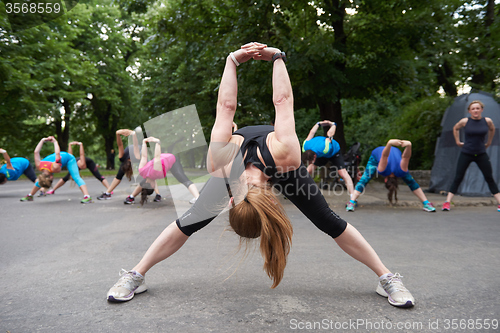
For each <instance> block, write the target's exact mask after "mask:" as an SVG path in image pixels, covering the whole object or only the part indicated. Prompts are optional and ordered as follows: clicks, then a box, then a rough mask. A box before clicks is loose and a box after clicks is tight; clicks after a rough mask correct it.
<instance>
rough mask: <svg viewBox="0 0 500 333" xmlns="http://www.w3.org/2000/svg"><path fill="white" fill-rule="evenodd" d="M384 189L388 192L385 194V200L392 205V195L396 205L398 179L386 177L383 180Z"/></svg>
mask: <svg viewBox="0 0 500 333" xmlns="http://www.w3.org/2000/svg"><path fill="white" fill-rule="evenodd" d="M385 188H386V189H388V190H389V193H387V198H388V199H389V202H390V203H391V205H392V195H393V194H394V199H395V201H396V203H397V202H398V179H397V178H396V177H387V178H386V179H385Z"/></svg>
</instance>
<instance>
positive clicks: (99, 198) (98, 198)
mask: <svg viewBox="0 0 500 333" xmlns="http://www.w3.org/2000/svg"><path fill="white" fill-rule="evenodd" d="M109 199H111V197H108V198H101V197H97V200H109Z"/></svg>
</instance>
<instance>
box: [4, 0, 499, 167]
mask: <svg viewBox="0 0 500 333" xmlns="http://www.w3.org/2000/svg"><path fill="white" fill-rule="evenodd" d="M73 5H74V7H72V6H73ZM71 8H72V9H71ZM69 9H70V10H69ZM250 41H259V42H263V43H266V44H268V45H272V46H275V47H278V48H280V49H281V50H283V51H285V52H286V53H287V57H288V62H287V67H288V70H289V73H290V77H291V81H292V84H293V89H294V100H295V109H296V112H295V115H296V118H297V122H296V123H297V133H298V135H299V139H301V140H303V139H304V138H305V136H306V135H307V132H308V131H309V129H310V127H311V126H312V125H313V124H314V123H315V122H316V121H318V120H323V119H329V120H332V121H335V122H336V123H337V124H338V129H337V133H336V135H335V139H337V141H339V143H340V144H341V147H342V148H343V149H346V148H348V146H349V145H351V144H352V143H354V142H355V141H359V142H361V143H362V145H363V149H364V150H365V151H369V150H370V149H372V148H374V147H376V146H378V145H381V144H383V143H384V141H385V140H387V139H388V138H391V137H401V138H404V139H408V140H411V141H414V142H416V144H415V145H414V157H413V158H412V164H411V165H410V167H411V168H430V166H431V165H432V159H433V156H432V152H433V149H434V144H435V142H436V139H437V135H438V134H439V129H440V128H439V123H440V120H441V117H442V114H443V113H444V110H445V109H446V107H447V106H448V105H450V104H451V98H453V97H455V96H457V94H460V93H462V90H463V88H464V87H467V86H470V87H472V88H473V89H479V90H484V91H487V92H490V93H492V94H494V95H495V96H497V97H499V98H500V89H499V84H498V83H499V80H500V68H499V67H500V61H499V60H500V45H499V44H500V4H495V1H494V0H480V1H467V2H466V1H463V0H447V1H444V0H433V1H431V0H418V1H417V0H404V1H394V0H387V1H375V0H349V1H347V0H328V1H313V2H304V1H292V0H275V1H241V0H228V1H223V2H221V1H213V0H190V1H187V0H168V1H167V0H159V1H152V0H142V1H131V0H102V1H97V0H83V1H80V2H79V3H78V4H76V3H72V5H71V6H68V8H66V12H65V14H64V15H61V16H59V17H57V18H55V19H53V20H51V21H48V22H46V23H43V24H40V25H37V26H33V27H31V28H27V29H24V30H14V29H12V27H11V26H10V23H9V17H8V15H7V12H6V7H5V5H4V3H2V4H0V116H1V119H2V121H1V122H0V133H1V135H0V147H2V148H6V149H8V150H9V151H10V152H12V153H13V156H15V155H18V156H26V157H28V158H32V152H33V149H34V147H35V145H36V142H37V141H38V140H39V139H40V137H42V136H48V135H56V137H57V139H58V141H59V142H60V144H61V146H62V148H63V149H65V148H66V146H67V144H68V142H69V141H72V140H78V141H82V142H84V144H86V146H87V147H89V148H88V150H87V151H88V153H89V154H94V155H96V156H101V157H100V158H101V160H103V161H104V160H105V156H106V153H109V151H110V150H111V149H112V148H113V146H114V144H115V143H114V138H115V131H116V130H117V129H119V128H135V127H137V126H140V125H141V124H143V123H144V122H145V121H147V120H148V119H152V118H154V117H156V116H158V115H160V114H163V113H165V112H168V111H171V110H174V109H177V108H181V107H184V106H188V105H192V104H194V105H196V109H197V110H198V114H199V118H200V122H201V124H202V126H203V130H204V132H205V136H206V137H207V138H208V136H209V132H210V129H211V126H212V125H213V122H214V119H215V105H216V99H217V90H218V85H219V81H220V76H221V73H222V69H223V66H224V60H225V58H226V56H227V54H228V53H229V52H230V51H232V50H234V49H236V48H239V47H240V46H241V45H242V44H245V43H247V42H250ZM271 70H272V67H271V66H266V64H262V63H260V62H248V63H245V64H244V66H242V67H239V68H238V80H239V81H238V83H239V95H238V102H239V104H238V110H237V113H236V119H235V121H236V122H237V123H238V125H239V126H240V127H241V126H245V125H254V124H264V123H266V124H267V123H269V122H270V121H271V120H272V118H273V116H274V110H273V105H272V99H271V96H272V91H271V80H270V78H271Z"/></svg>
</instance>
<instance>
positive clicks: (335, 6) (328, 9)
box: [318, 0, 347, 152]
mask: <svg viewBox="0 0 500 333" xmlns="http://www.w3.org/2000/svg"><path fill="white" fill-rule="evenodd" d="M324 10H325V13H326V14H325V15H328V17H327V18H326V17H325V19H326V20H328V21H329V22H330V24H331V26H332V27H333V31H334V36H335V41H334V43H333V47H334V48H335V49H336V50H338V51H339V52H341V53H343V54H346V52H347V35H346V34H345V30H344V18H345V5H344V3H343V2H342V1H340V0H331V1H325V3H324ZM328 21H327V22H328ZM345 58H346V57H343V58H342V59H341V60H338V61H336V62H335V63H332V64H330V65H331V66H335V68H336V69H337V71H338V72H339V73H345V71H346V62H345ZM333 89H338V88H333ZM341 98H342V91H341V90H335V91H332V93H331V94H330V96H328V99H326V98H323V100H321V101H320V102H318V106H319V114H320V117H321V120H331V121H334V122H335V123H337V130H336V131H335V135H334V136H333V138H334V139H335V140H336V141H337V142H338V143H339V145H340V149H341V151H342V152H345V151H346V150H347V149H346V148H347V147H346V146H347V144H346V141H345V136H344V121H343V119H342V104H341V103H340V100H341ZM324 130H326V129H324ZM325 134H326V132H325Z"/></svg>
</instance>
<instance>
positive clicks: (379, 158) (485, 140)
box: [302, 101, 500, 213]
mask: <svg viewBox="0 0 500 333" xmlns="http://www.w3.org/2000/svg"><path fill="white" fill-rule="evenodd" d="M483 108H484V105H483V103H482V102H481V101H473V102H471V103H470V104H469V106H468V111H469V114H470V115H471V116H470V117H467V118H463V119H461V120H460V121H459V122H458V123H457V124H456V125H455V126H454V127H453V134H454V137H455V141H456V144H457V146H459V147H462V150H461V152H460V155H459V159H458V163H457V168H456V173H455V178H454V180H453V183H452V185H451V188H450V190H449V191H448V195H447V197H446V201H445V202H444V203H443V206H442V210H443V211H449V210H450V202H451V199H452V198H453V196H454V195H455V193H456V192H457V190H458V187H459V186H460V183H461V182H462V180H463V178H464V176H465V172H466V171H467V168H468V167H469V165H470V163H471V162H476V163H477V165H478V167H479V169H480V170H481V172H482V173H483V176H484V179H485V180H486V183H487V184H488V187H489V189H490V191H491V193H492V194H493V197H494V198H495V199H496V201H497V203H498V207H497V210H498V211H499V212H500V193H499V190H498V186H497V184H496V183H495V180H494V178H493V169H492V167H491V162H490V159H489V156H488V154H487V153H486V148H488V147H489V146H490V145H491V143H492V141H493V137H494V135H495V125H494V124H493V121H492V120H491V118H488V117H482V116H481V113H482V112H483ZM320 126H323V127H324V126H328V127H329V129H328V131H327V133H326V134H327V136H321V135H318V136H316V135H315V134H316V131H317V130H318V128H319V127H320ZM461 128H464V134H465V140H464V142H461V141H460V129H461ZM335 130H336V124H335V123H334V122H332V121H329V120H323V121H320V122H317V123H316V124H315V125H314V126H313V128H312V129H311V130H310V132H309V135H308V136H307V138H306V139H305V140H304V143H303V145H302V152H303V153H302V160H303V162H304V164H306V165H307V170H308V171H309V173H310V174H314V170H315V169H316V167H323V166H327V167H328V168H329V170H332V169H331V168H333V170H334V171H335V172H337V173H338V175H339V176H340V177H342V178H343V179H344V181H345V185H346V188H347V190H348V191H349V195H350V200H349V202H348V203H347V204H346V211H348V212H353V211H354V210H355V207H356V206H357V199H358V198H359V196H360V195H361V194H362V193H363V192H364V190H365V187H366V184H368V182H369V181H370V180H371V179H372V178H373V177H374V176H376V175H381V176H384V177H385V179H384V181H385V187H386V188H387V189H388V190H389V192H388V194H387V197H388V199H389V201H390V202H391V204H392V200H393V197H394V199H395V201H396V202H397V200H398V199H397V190H398V178H402V179H403V181H404V182H405V183H406V185H408V187H409V188H410V190H411V191H412V192H413V194H415V196H417V198H419V199H420V201H421V202H422V205H423V210H424V211H426V212H431V213H433V212H435V211H436V208H435V207H434V205H433V204H432V203H431V202H429V200H427V197H426V195H425V194H424V191H422V189H421V188H420V186H419V185H418V183H417V182H416V181H415V179H414V178H413V177H412V176H411V175H410V173H409V171H408V166H409V162H410V158H411V147H412V144H411V142H410V141H407V140H400V139H391V140H389V141H387V144H386V145H385V146H380V147H377V148H375V149H374V150H373V151H372V153H371V155H370V158H369V159H368V163H367V165H366V167H365V171H364V173H363V176H362V177H361V178H360V179H359V180H358V182H357V183H356V187H354V185H353V180H352V178H351V176H350V175H349V173H348V172H347V170H346V169H345V162H344V159H343V157H342V155H341V152H340V145H339V144H338V142H337V141H335V140H334V139H333V135H334V134H335ZM397 147H401V148H403V152H401V150H400V149H398V148H397Z"/></svg>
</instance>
